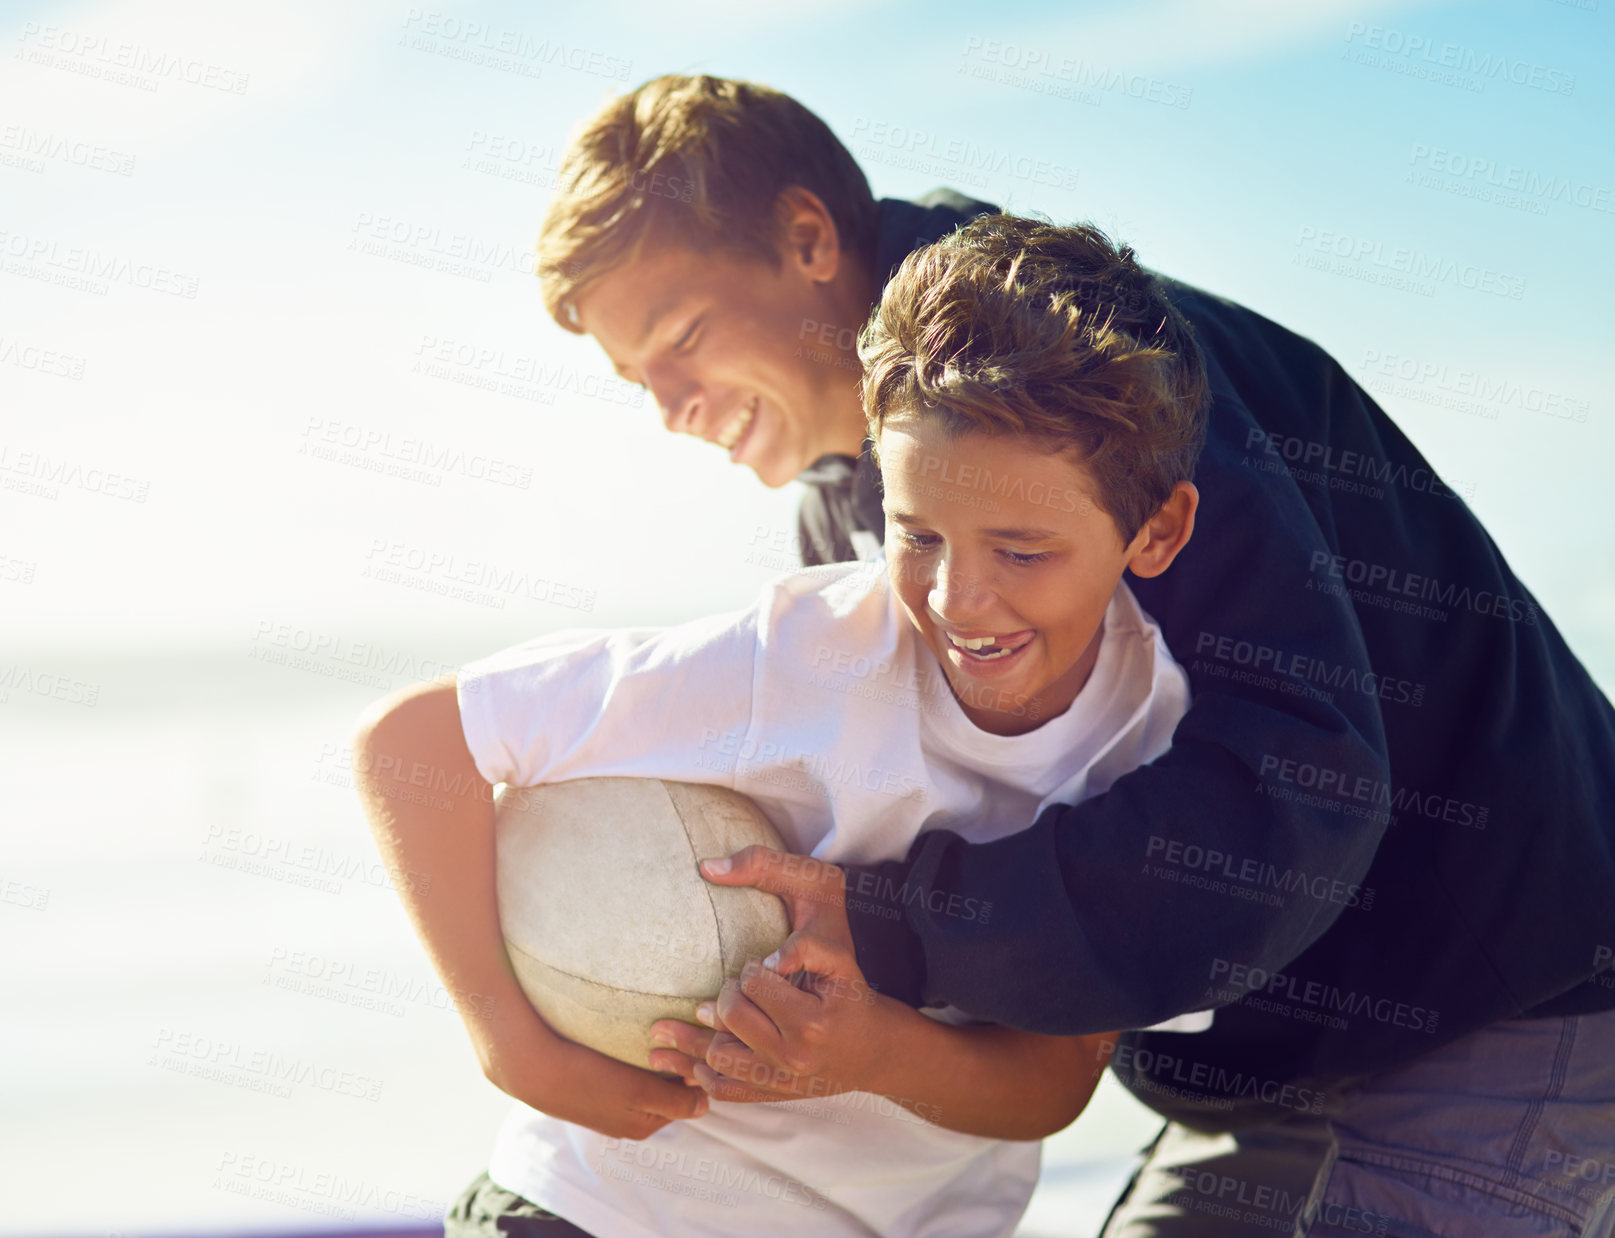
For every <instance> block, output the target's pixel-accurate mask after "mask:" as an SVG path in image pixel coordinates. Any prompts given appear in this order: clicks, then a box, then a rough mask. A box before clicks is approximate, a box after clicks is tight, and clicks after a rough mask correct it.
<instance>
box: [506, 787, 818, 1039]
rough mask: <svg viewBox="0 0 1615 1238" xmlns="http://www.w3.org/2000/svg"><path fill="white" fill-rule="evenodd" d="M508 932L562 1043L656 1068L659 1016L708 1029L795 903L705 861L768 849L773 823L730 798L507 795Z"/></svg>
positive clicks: (773, 944) (655, 791)
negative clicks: (714, 1008)
mask: <svg viewBox="0 0 1615 1238" xmlns="http://www.w3.org/2000/svg"><path fill="white" fill-rule="evenodd" d="M494 829H495V845H496V855H497V863H498V894H499V923H500V927H501V929H502V930H503V933H504V938H505V949H506V952H507V954H508V955H509V957H510V963H511V966H512V968H513V969H514V970H515V973H516V979H517V981H518V982H519V983H520V985H521V987H522V991H523V992H524V993H526V994H527V998H528V1000H529V1001H531V1002H532V1004H533V1007H534V1009H536V1010H537V1011H538V1013H539V1015H540V1016H542V1018H543V1019H544V1021H545V1022H546V1023H547V1024H549V1026H550V1027H551V1028H553V1029H554V1030H555V1031H556V1032H558V1033H559V1034H560V1035H562V1036H565V1037H567V1038H568V1039H569V1040H574V1041H577V1042H578V1043H579V1044H583V1045H587V1046H589V1047H590V1048H591V1049H597V1050H599V1051H600V1052H601V1053H605V1054H608V1055H610V1056H611V1057H614V1058H616V1059H618V1060H619V1061H623V1062H627V1063H629V1064H630V1065H633V1066H642V1067H646V1068H648V1067H649V1065H650V1061H649V1055H650V1051H651V1048H652V1047H653V1046H652V1044H651V1040H650V1025H651V1024H652V1023H654V1022H655V1021H656V1020H657V1019H683V1020H684V1021H685V1022H688V1023H694V1022H695V1021H696V1018H695V1008H696V1006H697V1005H698V1004H699V1003H701V1002H703V1001H706V1000H708V999H710V998H713V997H716V996H717V993H718V990H719V989H720V988H721V987H722V986H723V982H724V979H725V978H726V977H731V976H738V975H739V974H740V969H741V968H742V967H743V966H745V963H746V960H748V959H754V958H766V957H767V956H768V955H769V954H771V953H773V951H774V950H776V949H778V948H779V946H780V945H781V944H783V943H784V941H785V938H786V936H787V935H788V934H789V932H790V924H789V921H788V920H787V918H786V914H785V905H784V904H783V903H782V902H781V901H780V900H779V899H778V898H776V897H775V896H774V895H772V894H766V893H764V892H763V891H761V890H755V889H752V888H751V887H749V886H737V887H727V886H717V885H713V884H711V883H710V882H708V881H706V880H705V879H704V878H702V876H701V874H700V872H699V871H697V868H696V864H697V863H698V862H699V861H701V860H706V859H712V858H715V857H717V856H724V855H729V854H730V853H732V852H735V851H738V850H740V849H741V848H742V847H745V846H749V845H750V844H753V843H760V844H762V845H763V846H767V847H776V848H782V844H781V842H780V838H779V835H778V834H777V833H775V831H774V827H773V826H772V825H770V824H769V822H768V819H767V818H766V817H764V816H763V814H762V813H761V812H760V811H759V810H758V808H757V807H756V805H754V804H753V803H752V802H751V801H750V800H748V799H747V798H746V797H745V796H743V795H740V794H738V793H737V792H734V791H730V790H727V789H726V788H723V787H714V786H706V785H702V784H697V783H685V782H665V781H662V780H660V779H656V778H584V779H578V780H576V781H573V782H556V783H548V784H545V785H543V786H537V787H506V788H504V789H503V790H502V791H501V792H500V794H499V797H498V799H497V801H496V806H495V810H494Z"/></svg>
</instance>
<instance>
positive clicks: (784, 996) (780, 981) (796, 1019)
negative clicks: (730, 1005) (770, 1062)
mask: <svg viewBox="0 0 1615 1238" xmlns="http://www.w3.org/2000/svg"><path fill="white" fill-rule="evenodd" d="M739 987H740V991H741V993H743V994H744V995H745V996H746V997H748V998H750V999H751V1001H752V1002H753V1004H755V1005H756V1006H757V1008H758V1009H759V1010H761V1011H762V1012H763V1013H764V1014H765V1015H767V1016H768V1019H769V1022H770V1024H771V1025H772V1026H773V1027H774V1028H775V1029H777V1030H778V1032H779V1033H780V1034H781V1035H789V1034H790V1030H791V1029H792V1028H793V1027H795V1026H798V1025H800V1024H801V1023H803V1022H804V1021H806V1020H808V1019H813V1018H817V1017H818V1014H819V1011H820V1008H821V1006H822V1004H823V1003H822V1002H821V1001H820V1000H819V999H818V998H817V997H815V996H814V995H813V994H812V993H806V992H803V991H802V990H801V989H800V988H798V987H797V986H796V985H794V984H792V983H791V981H790V980H789V979H787V978H786V977H785V976H782V975H780V974H779V973H778V972H774V971H770V970H769V969H768V968H767V967H764V966H763V965H762V964H761V963H760V962H758V961H757V960H756V959H753V960H751V961H750V962H749V963H747V964H746V966H745V967H743V968H742V969H741V971H740V984H739ZM721 996H722V995H721V994H720V997H721ZM719 1009H720V1013H721V1010H722V1007H721V1004H720V1007H719ZM724 1022H725V1023H727V1024H728V1025H729V1027H730V1028H731V1030H733V1031H734V1032H735V1034H736V1035H739V1036H740V1038H741V1039H742V1040H744V1041H746V1043H747V1044H749V1045H751V1046H752V1047H753V1048H760V1047H761V1046H759V1045H757V1044H755V1043H754V1042H753V1041H752V1040H751V1039H750V1038H748V1037H747V1036H745V1035H743V1034H741V1030H740V1028H738V1027H736V1026H735V1025H734V1024H733V1023H732V1022H730V1020H729V1019H728V1018H727V1017H726V1018H725V1019H724Z"/></svg>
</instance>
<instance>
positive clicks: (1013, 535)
mask: <svg viewBox="0 0 1615 1238" xmlns="http://www.w3.org/2000/svg"><path fill="white" fill-rule="evenodd" d="M982 532H983V533H985V534H986V535H987V536H988V537H1001V538H1003V539H1004V540H1005V541H1006V542H1046V541H1049V540H1050V539H1051V538H1056V537H1059V536H1060V535H1059V534H1058V533H1056V532H1055V531H1054V530H1053V529H983V530H982Z"/></svg>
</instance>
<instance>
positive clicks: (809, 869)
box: [701, 846, 846, 924]
mask: <svg viewBox="0 0 1615 1238" xmlns="http://www.w3.org/2000/svg"><path fill="white" fill-rule="evenodd" d="M701 875H702V876H703V877H705V878H706V879H707V880H708V881H711V882H713V883H714V884H716V885H726V886H755V887H756V888H757V889H759V890H766V891H767V892H768V893H770V894H777V895H779V897H780V898H782V899H784V900H785V901H786V902H787V903H788V904H790V907H791V922H792V923H793V924H797V923H798V921H799V918H800V917H801V915H803V914H804V913H811V912H812V911H813V909H814V908H817V907H827V906H832V905H833V906H835V907H839V908H842V909H845V907H846V878H845V877H844V876H843V874H842V871H841V869H839V868H837V867H836V866H835V865H834V864H829V863H826V862H825V861H824V860H816V859H814V858H813V857H812V856H809V855H793V854H791V853H790V852H787V851H776V850H774V849H773V848H772V847H759V846H751V847H743V848H741V849H740V850H739V851H737V852H735V853H734V854H733V855H731V856H721V857H719V858H717V859H713V860H702V861H701ZM809 918H812V917H811V915H810V916H809Z"/></svg>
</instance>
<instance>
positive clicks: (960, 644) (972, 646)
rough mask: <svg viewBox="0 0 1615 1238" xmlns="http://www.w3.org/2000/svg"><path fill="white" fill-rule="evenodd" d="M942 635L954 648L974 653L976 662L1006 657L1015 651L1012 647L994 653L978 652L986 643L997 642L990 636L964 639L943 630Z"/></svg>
mask: <svg viewBox="0 0 1615 1238" xmlns="http://www.w3.org/2000/svg"><path fill="white" fill-rule="evenodd" d="M943 635H944V636H946V637H947V638H948V643H949V644H950V645H952V646H953V647H954V648H955V649H967V650H969V651H970V652H971V653H974V654H976V660H977V661H978V662H990V661H991V660H992V659H994V658H1007V657H1008V656H1009V655H1010V654H1012V653H1014V652H1016V651H1015V650H1014V649H1000V650H998V651H997V652H996V653H980V652H978V650H981V649H985V648H986V647H987V646H988V645H996V644H997V643H998V642H997V641H996V640H995V639H994V638H993V637H991V636H975V637H971V638H969V639H965V638H964V637H960V636H955V635H954V634H953V633H952V632H944V633H943Z"/></svg>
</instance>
